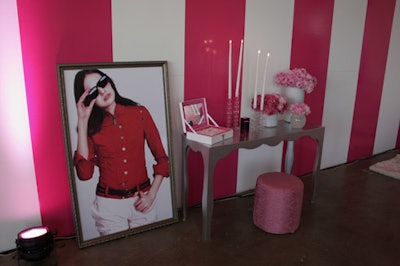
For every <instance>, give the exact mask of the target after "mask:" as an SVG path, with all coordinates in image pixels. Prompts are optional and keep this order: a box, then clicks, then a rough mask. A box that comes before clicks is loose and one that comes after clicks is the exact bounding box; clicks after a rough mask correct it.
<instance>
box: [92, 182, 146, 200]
mask: <svg viewBox="0 0 400 266" xmlns="http://www.w3.org/2000/svg"><path fill="white" fill-rule="evenodd" d="M148 188H150V179H147V180H146V181H145V182H143V183H141V184H139V185H138V186H136V187H134V188H131V189H114V188H110V187H103V186H101V185H100V184H97V188H96V194H97V195H99V196H104V197H108V196H109V197H111V198H119V199H124V198H129V197H133V196H134V195H135V193H136V192H138V191H147V190H148Z"/></svg>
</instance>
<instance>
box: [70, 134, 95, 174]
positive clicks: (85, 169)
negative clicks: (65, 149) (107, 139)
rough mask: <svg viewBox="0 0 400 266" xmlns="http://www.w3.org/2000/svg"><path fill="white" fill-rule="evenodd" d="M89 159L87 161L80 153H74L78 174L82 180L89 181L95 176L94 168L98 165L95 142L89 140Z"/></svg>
mask: <svg viewBox="0 0 400 266" xmlns="http://www.w3.org/2000/svg"><path fill="white" fill-rule="evenodd" d="M88 145H89V157H88V159H85V158H84V157H83V156H82V155H81V154H80V153H79V152H78V151H75V153H74V166H75V169H76V174H77V175H78V178H79V179H80V180H89V179H90V178H92V176H93V172H94V166H95V165H96V157H95V155H94V148H93V142H92V140H91V139H90V138H89V139H88Z"/></svg>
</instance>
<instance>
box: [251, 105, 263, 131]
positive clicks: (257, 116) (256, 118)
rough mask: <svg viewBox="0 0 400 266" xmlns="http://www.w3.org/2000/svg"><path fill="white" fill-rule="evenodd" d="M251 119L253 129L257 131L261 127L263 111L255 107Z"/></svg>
mask: <svg viewBox="0 0 400 266" xmlns="http://www.w3.org/2000/svg"><path fill="white" fill-rule="evenodd" d="M251 120H252V121H251V122H250V126H251V128H252V130H253V131H255V132H257V131H258V129H259V128H260V120H261V112H260V111H257V110H254V109H253V110H252V114H251Z"/></svg>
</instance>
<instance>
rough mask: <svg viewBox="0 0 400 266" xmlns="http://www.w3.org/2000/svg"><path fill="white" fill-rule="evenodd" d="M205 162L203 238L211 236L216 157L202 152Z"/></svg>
mask: <svg viewBox="0 0 400 266" xmlns="http://www.w3.org/2000/svg"><path fill="white" fill-rule="evenodd" d="M201 154H202V156H203V162H204V177H203V196H202V202H201V207H202V214H203V239H204V240H209V239H210V238H211V219H212V214H213V210H214V192H213V176H214V168H215V165H216V161H217V160H216V159H215V158H213V156H211V158H210V154H209V153H208V152H206V151H204V152H202V153H201Z"/></svg>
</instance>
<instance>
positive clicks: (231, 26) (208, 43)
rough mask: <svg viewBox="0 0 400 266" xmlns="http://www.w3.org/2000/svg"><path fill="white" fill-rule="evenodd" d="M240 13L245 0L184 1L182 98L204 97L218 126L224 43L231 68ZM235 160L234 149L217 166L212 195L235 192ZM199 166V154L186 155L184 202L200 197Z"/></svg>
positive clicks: (240, 28) (221, 121)
mask: <svg viewBox="0 0 400 266" xmlns="http://www.w3.org/2000/svg"><path fill="white" fill-rule="evenodd" d="M244 16H245V0H221V1H213V0H203V1H193V0H187V1H186V24H185V27H186V33H185V99H194V98H200V97H205V98H206V99H207V106H208V111H209V113H210V115H211V116H212V117H213V118H214V119H215V120H216V121H217V123H219V124H222V125H223V124H224V123H225V112H224V110H225V105H226V100H227V97H228V91H227V87H228V43H229V40H232V41H233V49H232V50H233V63H232V69H237V60H238V56H239V47H240V40H241V39H243V35H244ZM233 80H234V81H235V80H236V72H235V71H234V74H233ZM233 84H235V82H233ZM237 160H238V156H237V152H234V153H232V154H231V155H229V156H228V157H227V158H224V159H223V160H221V161H220V163H219V164H218V165H217V167H216V169H215V175H214V188H215V190H214V196H215V197H222V196H226V195H230V194H233V193H235V192H236V181H237V178H236V173H237ZM202 168H203V164H202V160H201V158H200V156H199V154H190V160H189V165H188V174H189V199H188V204H193V203H195V202H199V200H200V199H201V191H202V178H203V170H202Z"/></svg>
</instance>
